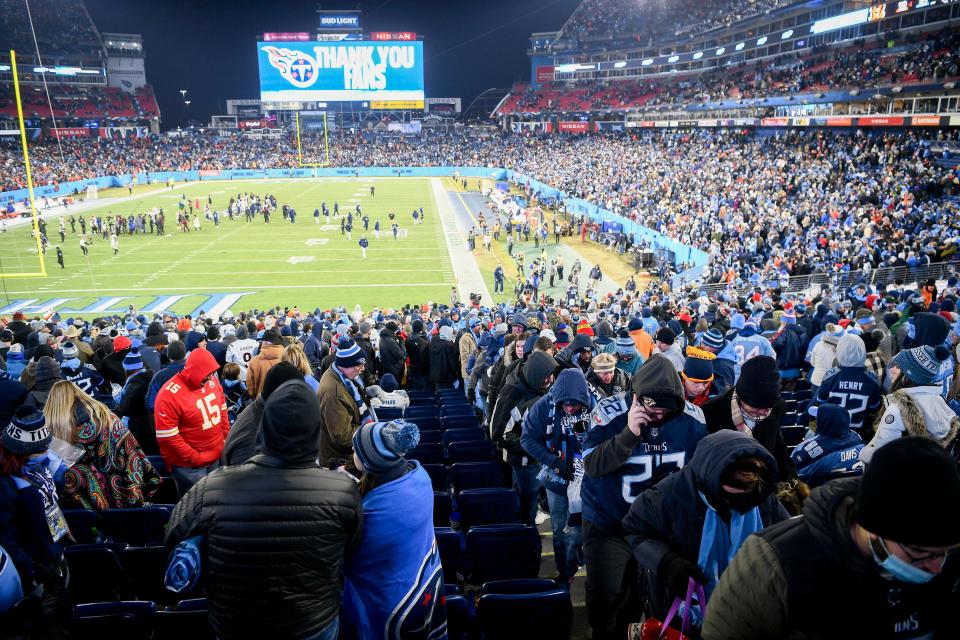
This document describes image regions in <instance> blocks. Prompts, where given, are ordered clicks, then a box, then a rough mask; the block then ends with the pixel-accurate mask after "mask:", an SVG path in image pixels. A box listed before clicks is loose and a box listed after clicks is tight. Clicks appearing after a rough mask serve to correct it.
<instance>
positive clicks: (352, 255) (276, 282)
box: [0, 178, 456, 315]
mask: <svg viewBox="0 0 960 640" xmlns="http://www.w3.org/2000/svg"><path fill="white" fill-rule="evenodd" d="M371 187H375V195H371V194H370V188H371ZM248 192H249V193H252V194H257V195H260V196H261V197H263V196H265V195H267V194H271V195H273V196H275V197H276V200H277V209H276V210H275V211H273V212H271V215H270V222H269V224H265V223H264V219H263V217H262V216H258V217H257V218H255V219H254V221H252V222H247V221H246V220H245V218H244V217H243V216H242V215H241V216H240V217H239V218H238V217H234V219H233V220H230V219H229V218H228V217H227V215H226V210H227V205H228V203H229V201H230V198H231V197H234V198H236V197H237V196H238V194H240V193H248ZM123 196H125V197H122V198H103V199H101V200H100V201H98V204H97V206H96V207H95V208H92V209H85V210H83V211H82V212H79V211H76V210H68V211H66V212H65V213H64V220H65V223H66V240H65V241H64V242H63V243H61V239H60V234H59V220H60V215H59V213H57V214H54V215H52V216H50V215H45V216H44V219H45V221H46V224H47V238H48V240H49V247H48V249H47V252H46V256H45V260H46V269H47V274H48V275H47V277H45V278H44V277H29V278H4V279H2V280H0V283H2V286H3V288H2V289H0V312H3V311H4V309H11V308H13V307H24V306H27V307H28V308H32V310H34V311H42V310H44V309H45V308H50V307H55V308H56V309H57V310H58V311H59V312H60V313H61V314H63V313H74V314H80V313H83V314H86V315H96V314H98V313H107V312H119V311H122V310H124V309H126V308H127V306H128V305H131V304H132V305H134V307H135V308H137V309H139V310H141V311H143V312H148V313H149V312H154V313H156V312H160V311H163V310H166V309H169V310H172V311H174V312H177V313H180V314H185V313H191V312H198V311H199V310H200V309H204V310H206V311H207V313H220V312H222V311H224V310H226V309H232V310H234V311H240V310H248V309H252V308H257V309H263V308H266V307H270V306H273V305H281V306H291V307H292V306H294V305H298V306H300V308H301V309H310V310H312V309H313V308H314V307H320V308H328V307H331V306H336V305H349V307H350V308H351V309H352V307H353V305H355V304H357V303H359V304H361V305H363V307H364V308H366V309H369V308H370V307H372V306H375V305H378V306H393V307H397V306H402V305H403V304H407V303H410V304H420V303H423V302H425V301H437V302H448V301H449V299H450V287H451V286H452V285H454V284H455V283H456V281H455V278H454V274H453V270H452V267H451V261H450V257H449V255H448V250H447V245H446V243H445V241H444V236H443V233H444V227H443V224H442V221H441V220H440V219H439V217H438V213H437V210H438V207H437V203H436V202H435V199H434V191H433V189H431V183H430V180H429V179H422V178H377V179H375V178H369V179H363V178H360V179H349V178H317V179H280V180H248V181H210V182H201V183H194V184H190V185H182V184H178V185H175V186H174V188H173V189H168V188H164V187H163V186H162V185H157V186H156V187H150V188H148V187H138V193H137V194H136V195H134V196H133V197H126V192H125V191H124V192H123ZM183 196H186V199H187V201H189V203H191V204H193V203H194V202H195V200H196V199H199V201H200V210H199V212H198V213H199V215H200V218H201V223H202V228H201V230H200V231H194V229H193V225H192V220H191V225H190V232H189V233H184V232H181V231H180V230H179V229H178V227H177V207H178V203H179V202H180V201H181V198H182V197H183ZM208 196H209V197H211V198H212V205H211V209H212V210H213V209H215V210H217V211H219V212H221V222H220V226H219V227H215V226H214V224H213V222H212V221H210V220H205V219H203V218H204V216H203V206H204V204H206V203H207V198H208ZM322 202H326V204H327V206H328V207H329V209H330V211H331V217H330V218H329V220H328V219H326V218H324V217H323V216H322V215H321V216H320V224H316V223H315V222H314V216H313V211H314V209H319V208H321V203H322ZM335 202H336V203H339V205H340V213H341V216H343V217H345V216H346V215H347V212H354V221H353V234H352V239H349V240H348V239H347V236H346V235H342V234H341V230H340V220H339V219H338V218H333V217H332V211H333V205H334V203H335ZM283 204H288V205H291V206H293V207H294V208H295V209H296V211H297V217H296V222H295V223H294V224H291V223H290V222H289V221H287V220H284V218H283V216H282V215H281V212H280V207H281V206H282V205H283ZM357 204H359V205H360V207H361V210H362V212H363V215H366V216H368V217H369V230H368V231H364V228H363V222H362V219H361V218H362V217H361V216H357V215H356V213H355V207H356V205H357ZM153 207H160V208H162V209H163V211H164V214H165V220H166V235H164V236H162V237H161V236H157V235H150V234H149V226H148V227H147V230H148V233H146V234H136V235H132V236H131V235H121V236H119V253H118V254H117V255H114V252H113V250H112V249H111V247H110V241H109V240H104V239H103V238H102V236H99V235H96V236H94V235H92V234H89V220H90V218H91V216H93V215H101V216H106V215H117V214H122V215H129V214H138V213H145V212H149V211H150V210H152V209H153ZM420 207H423V212H424V214H425V219H426V221H425V222H424V223H423V224H419V225H414V224H413V217H412V212H413V210H414V209H419V208H420ZM390 213H393V214H395V219H394V220H391V219H390V218H389V214H390ZM71 214H73V215H75V216H83V217H84V218H86V219H87V222H88V227H87V231H88V235H90V237H91V238H92V242H93V245H92V246H91V247H90V248H89V255H88V256H84V255H83V253H82V251H81V249H80V227H79V224H78V225H77V227H76V232H72V231H71V227H70V224H69V217H70V215H71ZM378 220H379V222H380V238H379V239H377V238H376V237H375V234H374V225H375V222H376V221H378ZM392 222H396V223H398V224H399V227H400V229H401V230H404V231H405V233H406V237H401V238H399V239H396V240H395V239H394V238H393V235H392V233H391V223H392ZM31 230H32V225H16V226H13V225H10V224H9V223H8V225H7V228H6V231H5V233H2V234H0V270H2V272H3V273H5V274H11V273H18V272H33V271H37V270H38V269H39V263H38V257H37V251H36V246H35V243H34V240H33V239H32V237H31ZM401 235H403V234H401ZM361 236H366V238H367V240H368V241H369V244H370V246H369V248H368V249H367V256H366V259H364V258H362V257H361V249H360V246H359V244H358V243H359V240H360V238H361ZM58 245H59V246H60V247H61V248H62V250H63V256H64V265H65V267H64V268H63V269H61V268H60V266H59V265H58V264H57V260H56V247H57V246H58ZM26 301H28V302H26Z"/></svg>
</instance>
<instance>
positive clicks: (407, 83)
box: [257, 41, 424, 102]
mask: <svg viewBox="0 0 960 640" xmlns="http://www.w3.org/2000/svg"><path fill="white" fill-rule="evenodd" d="M257 57H258V61H259V66H260V99H261V100H263V101H264V102H278V101H287V100H293V101H305V100H310V101H314V100H318V101H328V102H335V101H357V100H423V99H424V96H423V43H422V42H402V43H401V42H396V43H384V42H368V41H358V42H337V43H316V42H314V43H307V42H259V43H257Z"/></svg>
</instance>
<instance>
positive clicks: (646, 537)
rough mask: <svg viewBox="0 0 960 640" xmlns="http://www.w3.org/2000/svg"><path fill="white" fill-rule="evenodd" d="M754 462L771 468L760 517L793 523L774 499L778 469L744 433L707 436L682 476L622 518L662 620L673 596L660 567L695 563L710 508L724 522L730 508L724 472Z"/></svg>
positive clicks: (658, 488) (648, 494) (652, 492)
mask: <svg viewBox="0 0 960 640" xmlns="http://www.w3.org/2000/svg"><path fill="white" fill-rule="evenodd" d="M747 457H753V458H757V459H760V460H763V462H764V463H765V464H766V466H767V472H768V473H767V477H766V478H765V479H764V485H763V490H762V492H761V495H762V496H763V499H762V501H761V502H760V518H761V520H762V522H763V526H769V525H772V524H775V523H777V522H781V521H783V520H786V519H787V518H789V517H790V516H789V514H788V513H787V511H786V509H784V508H783V507H782V506H781V505H780V503H779V502H778V501H777V498H776V496H775V495H774V488H775V486H776V476H777V465H776V462H775V461H774V460H773V457H772V456H771V455H770V454H769V453H768V452H767V451H766V449H764V448H763V447H762V446H760V444H759V443H757V442H756V441H754V440H753V439H750V438H745V437H744V436H743V435H742V434H733V433H725V434H723V435H720V436H718V435H716V434H715V435H713V436H708V437H706V438H704V439H703V440H701V441H700V443H699V444H698V445H697V451H696V453H695V454H694V455H693V459H691V460H690V461H689V463H688V464H686V465H685V466H684V467H683V468H682V469H681V470H680V471H679V472H678V473H674V474H671V475H669V476H667V477H666V478H664V479H663V480H661V481H660V482H659V483H657V484H656V485H654V486H653V487H651V488H650V489H647V490H646V491H644V492H643V493H641V494H640V497H638V498H637V499H636V500H635V501H634V502H633V504H632V505H631V506H630V511H629V512H628V513H627V515H626V517H625V518H624V519H623V531H624V533H625V534H626V537H627V542H629V543H630V546H631V547H632V548H633V553H634V555H635V556H636V558H637V562H639V563H640V566H641V567H643V568H644V569H646V571H645V574H646V579H647V584H648V590H647V594H648V596H649V598H650V601H651V604H652V606H653V611H654V615H655V616H657V617H658V618H660V619H661V620H662V619H663V616H664V614H665V613H666V612H667V609H668V608H669V606H670V603H671V601H672V597H671V596H670V595H668V590H667V588H666V585H665V584H664V581H663V580H662V579H661V578H660V576H659V575H658V574H659V573H660V565H661V563H662V562H663V560H664V558H665V557H666V556H667V554H668V553H670V552H673V553H676V554H679V555H680V556H682V557H683V558H686V559H687V560H689V561H690V562H692V563H693V564H697V562H698V556H699V552H700V543H701V536H702V532H703V525H704V519H705V517H706V513H707V506H706V505H705V504H704V503H703V500H702V499H701V498H700V494H703V496H704V497H705V498H706V499H707V500H708V501H709V502H710V505H711V506H713V508H714V509H715V510H716V511H717V513H718V514H719V516H720V518H721V519H722V520H723V521H724V522H727V523H728V522H729V519H730V515H731V514H730V508H729V507H728V506H727V505H726V503H725V502H724V501H723V498H722V497H721V494H722V489H721V479H720V478H721V476H722V474H723V471H724V469H726V468H727V467H729V466H730V465H731V464H733V463H734V462H736V461H737V460H740V459H742V458H747Z"/></svg>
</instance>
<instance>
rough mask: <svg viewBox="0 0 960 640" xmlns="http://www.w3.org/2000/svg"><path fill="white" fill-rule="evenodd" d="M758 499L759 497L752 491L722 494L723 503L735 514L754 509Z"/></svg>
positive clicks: (725, 492)
mask: <svg viewBox="0 0 960 640" xmlns="http://www.w3.org/2000/svg"><path fill="white" fill-rule="evenodd" d="M758 498H759V495H758V494H756V493H753V492H752V491H751V492H750V493H729V492H727V491H724V492H723V499H724V501H725V502H726V503H727V504H728V505H730V508H731V509H733V510H734V511H736V512H737V513H746V512H748V511H750V510H751V509H753V508H754V507H756V506H757V505H758V504H759V503H758V502H757V499H758Z"/></svg>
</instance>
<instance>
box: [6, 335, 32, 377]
mask: <svg viewBox="0 0 960 640" xmlns="http://www.w3.org/2000/svg"><path fill="white" fill-rule="evenodd" d="M26 368H27V361H26V359H25V358H24V355H23V345H22V344H20V343H19V342H15V343H14V344H12V345H10V350H9V351H7V375H8V376H9V377H10V379H11V380H20V376H21V375H22V374H23V370H24V369H26Z"/></svg>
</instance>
